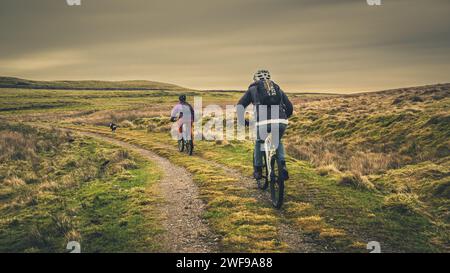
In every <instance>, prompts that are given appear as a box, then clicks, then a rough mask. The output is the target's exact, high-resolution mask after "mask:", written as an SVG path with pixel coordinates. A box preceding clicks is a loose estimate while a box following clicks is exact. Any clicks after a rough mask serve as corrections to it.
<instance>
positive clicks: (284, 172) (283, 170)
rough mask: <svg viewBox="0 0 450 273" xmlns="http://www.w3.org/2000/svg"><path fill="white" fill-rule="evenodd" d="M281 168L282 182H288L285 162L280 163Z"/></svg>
mask: <svg viewBox="0 0 450 273" xmlns="http://www.w3.org/2000/svg"><path fill="white" fill-rule="evenodd" d="M281 168H282V170H281V171H282V173H283V178H284V180H288V179H289V172H288V170H287V167H286V161H281Z"/></svg>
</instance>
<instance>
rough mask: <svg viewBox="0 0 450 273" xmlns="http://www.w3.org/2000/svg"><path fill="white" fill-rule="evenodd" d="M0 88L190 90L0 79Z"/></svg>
mask: <svg viewBox="0 0 450 273" xmlns="http://www.w3.org/2000/svg"><path fill="white" fill-rule="evenodd" d="M0 88H27V89H61V90H173V91H179V90H190V89H189V88H184V87H181V86H178V85H175V84H170V83H162V82H155V81H145V80H135V81H33V80H26V79H21V78H14V77H0Z"/></svg>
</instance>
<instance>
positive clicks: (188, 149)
mask: <svg viewBox="0 0 450 273" xmlns="http://www.w3.org/2000/svg"><path fill="white" fill-rule="evenodd" d="M185 145H186V153H187V154H188V155H192V152H193V151H194V142H193V141H192V140H187V141H186V144H185Z"/></svg>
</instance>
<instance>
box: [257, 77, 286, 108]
mask: <svg viewBox="0 0 450 273" xmlns="http://www.w3.org/2000/svg"><path fill="white" fill-rule="evenodd" d="M257 90H258V91H257V92H258V97H259V102H260V104H261V105H280V104H281V102H282V96H281V92H280V87H279V86H278V85H276V84H275V83H274V82H272V81H271V80H261V81H259V82H258V86H257Z"/></svg>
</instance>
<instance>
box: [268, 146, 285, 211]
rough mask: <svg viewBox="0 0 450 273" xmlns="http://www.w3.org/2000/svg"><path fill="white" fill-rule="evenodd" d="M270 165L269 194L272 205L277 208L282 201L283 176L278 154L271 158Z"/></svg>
mask: <svg viewBox="0 0 450 273" xmlns="http://www.w3.org/2000/svg"><path fill="white" fill-rule="evenodd" d="M270 166H271V168H272V172H271V173H270V195H271V198H272V205H273V206H274V207H275V208H277V209H279V208H281V206H282V205H283V201H284V177H283V173H282V165H281V161H280V160H279V158H278V154H277V155H275V156H273V157H272V158H271V162H270Z"/></svg>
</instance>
